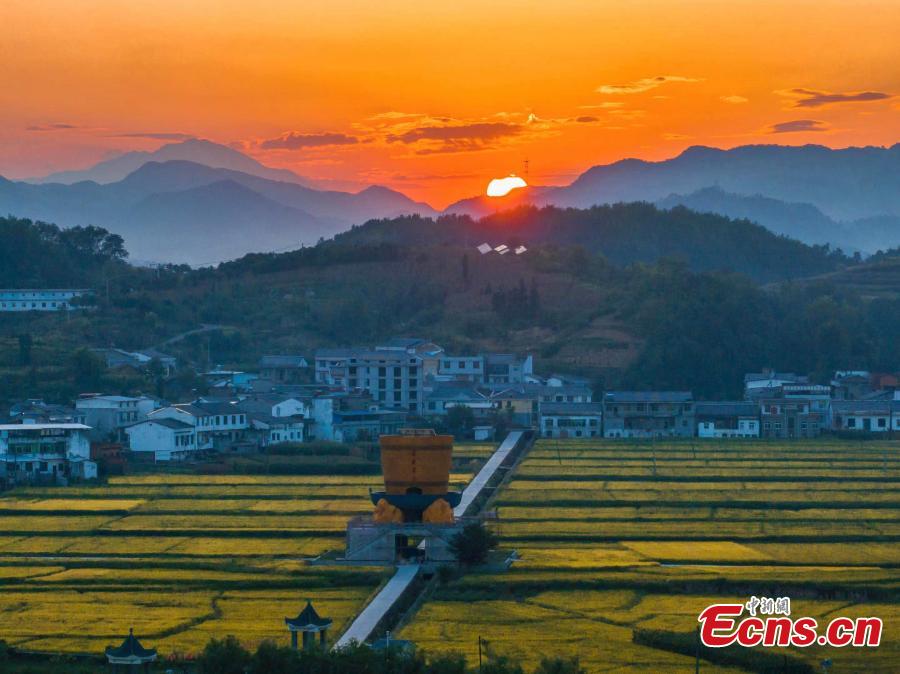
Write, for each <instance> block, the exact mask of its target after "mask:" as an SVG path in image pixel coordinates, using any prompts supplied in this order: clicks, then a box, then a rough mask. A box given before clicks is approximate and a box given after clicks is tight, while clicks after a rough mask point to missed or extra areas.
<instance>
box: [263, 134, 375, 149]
mask: <svg viewBox="0 0 900 674" xmlns="http://www.w3.org/2000/svg"><path fill="white" fill-rule="evenodd" d="M359 142H360V139H359V138H357V137H356V136H348V135H347V134H345V133H328V132H325V133H297V132H295V131H291V132H289V133H285V134H282V135H281V136H279V137H278V138H270V139H268V140H263V141H260V142H259V143H258V146H259V148H260V149H262V150H302V149H304V148H308V147H323V146H326V145H356V144H357V143H359Z"/></svg>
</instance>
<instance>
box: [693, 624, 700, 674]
mask: <svg viewBox="0 0 900 674" xmlns="http://www.w3.org/2000/svg"><path fill="white" fill-rule="evenodd" d="M694 674H700V626H699V625H697V657H696V658H695V659H694Z"/></svg>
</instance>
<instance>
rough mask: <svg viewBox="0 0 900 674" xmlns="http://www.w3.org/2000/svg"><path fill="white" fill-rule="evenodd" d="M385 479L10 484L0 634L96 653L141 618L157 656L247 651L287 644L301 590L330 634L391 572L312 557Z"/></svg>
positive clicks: (36, 646) (1, 517)
mask: <svg viewBox="0 0 900 674" xmlns="http://www.w3.org/2000/svg"><path fill="white" fill-rule="evenodd" d="M469 477H470V476H469V474H458V475H454V476H453V480H454V482H457V483H465V482H466V481H467V480H468V479H469ZM379 480H380V477H379V476H372V475H369V476H241V475H227V476H192V475H171V474H152V475H141V476H128V477H115V478H111V479H110V480H109V483H108V484H105V485H102V486H85V487H62V488H60V487H41V488H36V487H35V488H18V489H15V490H13V491H11V492H7V493H6V494H5V495H4V497H3V498H0V639H2V640H5V641H6V642H7V643H8V644H10V645H13V646H17V647H21V648H23V649H30V650H35V651H50V652H69V653H92V654H99V653H102V652H103V649H104V647H105V646H107V645H110V644H116V645H118V643H121V639H122V637H123V636H124V635H125V634H127V633H128V629H129V628H130V627H134V629H135V632H136V633H137V634H138V635H139V636H140V637H141V638H142V640H143V641H144V643H145V645H149V646H152V647H156V648H159V650H160V652H161V654H162V655H163V656H166V655H169V654H173V653H182V654H188V653H196V652H199V651H200V650H202V649H203V647H204V646H205V644H206V643H207V641H208V640H209V639H210V638H211V637H213V636H218V637H224V636H226V635H228V634H234V635H235V636H237V637H239V638H240V639H241V640H242V641H243V642H244V643H245V644H246V645H247V646H248V647H251V648H252V647H254V646H255V644H257V643H258V642H260V641H262V640H264V639H276V640H277V641H278V642H279V643H282V644H287V643H289V633H288V632H287V630H286V629H285V627H284V622H283V621H284V618H285V617H286V616H295V615H296V614H297V613H298V612H299V611H300V609H301V608H303V606H304V605H305V602H306V600H307V599H311V600H312V601H313V602H314V603H315V606H316V608H317V610H318V611H319V612H320V614H322V615H325V616H328V617H330V618H332V619H333V621H334V632H333V637H334V638H336V637H337V636H338V634H339V633H340V631H342V629H343V628H344V627H345V626H346V625H347V624H349V621H350V620H351V619H352V618H353V617H354V616H355V615H356V613H358V612H359V610H361V608H362V607H363V606H364V604H365V603H366V601H367V600H368V598H369V597H371V596H372V595H373V593H374V592H375V591H376V590H377V588H378V587H379V585H380V584H381V583H382V582H383V581H384V579H385V578H386V577H387V576H388V575H389V572H390V571H389V570H387V569H378V568H359V567H353V568H349V567H334V566H317V565H311V564H309V563H308V562H309V560H312V559H314V558H315V557H317V556H319V555H322V554H324V553H326V552H328V551H329V550H342V549H343V544H344V531H345V527H346V523H347V520H348V518H350V517H352V516H354V515H358V514H361V513H367V512H371V508H372V506H371V503H370V502H369V499H368V488H369V487H370V486H377V485H378V482H379Z"/></svg>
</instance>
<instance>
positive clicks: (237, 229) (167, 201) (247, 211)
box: [0, 161, 435, 264]
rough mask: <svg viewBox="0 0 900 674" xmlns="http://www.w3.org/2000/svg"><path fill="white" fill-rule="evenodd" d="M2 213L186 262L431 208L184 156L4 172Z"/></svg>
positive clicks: (381, 193) (373, 191)
mask: <svg viewBox="0 0 900 674" xmlns="http://www.w3.org/2000/svg"><path fill="white" fill-rule="evenodd" d="M0 213H9V214H14V215H18V216H22V217H28V218H33V219H39V220H45V221H48V222H54V223H56V224H59V225H61V226H74V225H86V224H96V225H100V226H103V227H106V228H107V229H109V230H110V231H113V232H116V233H117V234H121V235H122V236H123V237H124V238H125V240H126V241H127V243H128V249H129V251H130V252H131V255H132V257H133V258H134V259H138V260H143V261H159V262H178V263H188V264H204V263H213V262H217V261H220V260H226V259H232V258H236V257H240V256H241V255H244V254H246V253H248V252H266V251H271V250H278V249H285V248H298V247H300V245H301V244H303V245H310V244H314V243H315V242H316V241H317V240H318V239H319V238H321V237H326V238H327V237H331V236H333V235H334V234H336V233H338V232H341V231H344V230H346V229H348V228H349V227H350V226H351V225H353V224H354V223H357V222H362V221H364V220H366V219H368V218H371V217H385V218H389V217H394V216H397V215H401V214H404V213H421V214H424V215H434V214H435V212H434V210H433V209H432V208H431V207H430V206H428V205H427V204H420V203H417V202H414V201H412V200H411V199H408V198H407V197H405V196H404V195H402V194H400V193H399V192H395V191H393V190H389V189H387V188H384V187H374V186H373V187H369V188H367V189H365V190H363V191H361V192H358V193H355V194H352V193H349V192H334V191H322V190H315V189H312V188H309V187H305V186H303V185H299V184H297V183H294V182H285V181H275V180H270V179H268V178H264V177H260V176H257V175H251V174H248V173H244V172H242V171H235V170H231V169H225V168H212V167H209V166H205V165H202V164H198V163H195V162H188V161H166V162H155V161H151V162H146V163H144V164H142V165H141V166H140V168H138V169H136V170H135V171H133V172H132V173H130V174H128V175H127V176H126V177H125V178H123V179H121V180H119V181H117V182H112V183H107V184H98V183H96V182H93V181H82V182H78V183H74V184H71V185H64V184H59V183H47V184H32V183H27V182H13V181H9V180H5V179H3V178H0Z"/></svg>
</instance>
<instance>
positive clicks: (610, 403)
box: [603, 391, 694, 438]
mask: <svg viewBox="0 0 900 674" xmlns="http://www.w3.org/2000/svg"><path fill="white" fill-rule="evenodd" d="M603 434H604V436H605V437H607V438H652V437H665V436H675V437H691V436H693V435H694V397H693V395H692V394H691V393H690V392H689V391H615V392H611V393H607V394H606V395H605V396H604V398H603Z"/></svg>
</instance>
